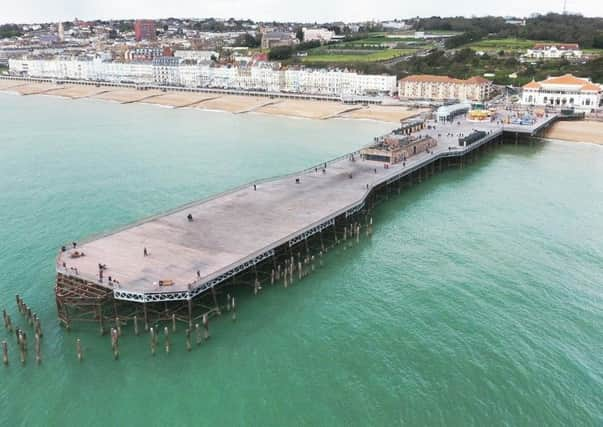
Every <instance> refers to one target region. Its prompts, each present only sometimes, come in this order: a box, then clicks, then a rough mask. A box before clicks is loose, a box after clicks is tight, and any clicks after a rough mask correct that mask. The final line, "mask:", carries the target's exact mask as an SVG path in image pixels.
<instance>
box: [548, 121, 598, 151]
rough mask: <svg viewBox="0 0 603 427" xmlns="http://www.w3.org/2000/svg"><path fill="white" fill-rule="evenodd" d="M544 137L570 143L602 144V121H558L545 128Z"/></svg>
mask: <svg viewBox="0 0 603 427" xmlns="http://www.w3.org/2000/svg"><path fill="white" fill-rule="evenodd" d="M544 137H545V138H547V139H554V140H558V141H565V142H572V143H589V144H595V145H603V122H596V121H589V120H584V121H582V120H581V121H559V122H557V123H555V124H553V126H551V127H550V128H549V129H548V130H547V132H546V134H545V135H544Z"/></svg>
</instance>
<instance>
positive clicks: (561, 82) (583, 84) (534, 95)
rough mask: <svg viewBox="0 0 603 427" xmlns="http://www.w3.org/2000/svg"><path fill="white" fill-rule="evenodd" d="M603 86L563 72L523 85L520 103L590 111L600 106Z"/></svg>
mask: <svg viewBox="0 0 603 427" xmlns="http://www.w3.org/2000/svg"><path fill="white" fill-rule="evenodd" d="M602 101H603V87H602V86H601V85H599V84H596V83H593V82H591V81H590V79H587V78H580V77H575V76H573V75H572V74H565V75H563V76H559V77H549V78H548V79H546V80H542V81H540V82H536V81H531V82H530V83H528V84H526V85H524V86H523V92H522V96H521V103H522V104H524V105H534V106H549V107H556V108H574V109H575V110H578V111H585V112H590V111H592V110H594V109H597V108H601V102H602Z"/></svg>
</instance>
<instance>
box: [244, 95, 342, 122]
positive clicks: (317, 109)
mask: <svg viewBox="0 0 603 427" xmlns="http://www.w3.org/2000/svg"><path fill="white" fill-rule="evenodd" d="M349 108H350V106H349V105H345V104H341V103H339V102H330V101H306V100H297V99H295V100H294V99H284V100H282V101H281V102H278V103H275V104H270V105H267V106H265V107H262V108H258V109H257V110H256V111H257V112H258V113H265V114H274V115H278V116H290V117H304V118H307V119H327V118H332V117H335V116H337V115H338V114H339V113H341V112H343V111H346V110H348V109H349Z"/></svg>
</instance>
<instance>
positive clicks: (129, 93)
mask: <svg viewBox="0 0 603 427" xmlns="http://www.w3.org/2000/svg"><path fill="white" fill-rule="evenodd" d="M109 89H110V90H109V91H108V92H104V93H101V94H99V95H96V96H93V97H92V98H94V99H103V100H105V101H115V102H119V103H121V104H127V103H131V102H142V101H144V102H150V100H151V99H152V98H153V97H156V96H159V95H162V94H163V92H161V91H160V90H136V89H129V88H119V89H116V88H109Z"/></svg>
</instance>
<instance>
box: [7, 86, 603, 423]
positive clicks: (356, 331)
mask: <svg viewBox="0 0 603 427" xmlns="http://www.w3.org/2000/svg"><path fill="white" fill-rule="evenodd" d="M388 128H389V126H387V125H383V124H377V123H371V122H359V121H309V120H293V119H284V118H275V117H267V116H261V115H241V116H235V115H231V114H226V113H211V112H201V111H190V110H178V111H177V110H169V109H163V108H157V107H152V106H144V105H125V106H124V105H117V104H109V103H103V102H94V101H84V100H82V101H68V100H62V99H56V98H50V97H41V96H38V97H17V96H12V95H5V94H0V131H1V133H0V306H1V307H5V308H7V309H8V310H9V312H10V314H11V316H12V318H13V322H14V323H16V324H18V325H21V326H22V327H24V322H23V319H22V318H21V316H20V315H19V314H18V312H17V310H16V305H15V302H14V295H15V294H16V293H19V294H21V295H22V296H23V298H24V299H25V301H26V302H27V303H28V304H29V305H30V306H32V307H33V309H34V310H35V311H37V312H38V313H39V315H40V317H41V319H42V323H43V328H44V331H45V335H44V339H43V347H42V352H43V358H44V360H43V363H42V365H41V366H36V365H35V362H34V360H33V357H32V354H33V352H30V357H29V360H28V363H27V366H26V367H21V366H20V364H19V361H18V352H17V348H16V344H15V339H14V336H12V335H10V336H9V335H8V334H7V332H6V331H5V330H4V329H3V328H2V329H1V330H0V339H7V341H8V342H9V346H10V357H11V361H10V362H11V363H10V366H9V367H6V368H5V367H3V366H0V424H2V425H7V426H14V425H102V426H104V425H141V424H149V425H182V424H197V425H214V426H218V425H276V426H282V425H359V426H366V425H602V424H603V356H602V355H603V333H602V328H603V285H602V282H603V243H602V239H601V236H602V235H603V149H602V147H597V146H593V145H588V144H565V143H558V142H550V143H536V144H534V145H533V146H504V147H502V148H500V149H498V150H496V151H494V152H493V153H491V154H489V155H487V156H486V157H484V158H482V159H481V160H480V161H479V162H477V163H474V164H473V165H471V166H470V167H467V168H465V169H463V170H450V171H447V172H445V173H443V174H440V175H437V176H436V177H434V178H432V179H431V180H429V181H427V182H424V183H422V184H421V185H418V186H415V187H413V188H412V189H410V190H408V191H406V192H405V193H403V194H402V195H400V196H397V197H394V198H392V199H390V200H389V201H388V202H386V203H384V204H381V205H380V206H379V207H378V208H377V209H376V211H375V213H374V220H375V229H374V235H373V237H372V239H371V240H364V241H361V243H360V244H359V245H358V246H356V247H354V248H353V249H351V250H347V251H343V250H339V251H335V252H331V253H329V255H328V256H327V258H326V265H325V267H323V268H322V269H320V270H318V271H317V272H315V273H314V274H313V275H311V276H309V277H308V278H306V279H305V280H304V281H302V282H297V283H296V284H295V285H294V286H293V287H290V288H288V289H283V288H282V287H274V288H271V287H267V288H265V290H264V292H263V293H262V294H261V295H260V296H258V297H253V296H252V295H250V294H251V292H249V293H248V294H247V292H246V291H242V292H241V294H240V295H239V298H238V299H239V304H238V306H239V312H238V321H237V322H236V323H233V322H231V321H230V319H229V318H228V317H226V316H223V317H222V318H220V319H217V320H216V321H214V322H212V324H211V331H212V338H211V339H210V340H209V341H208V342H207V343H204V344H202V345H201V347H199V348H196V347H195V348H194V349H193V351H192V352H190V353H187V352H186V351H185V349H184V342H183V337H182V333H181V331H180V334H178V335H177V336H176V337H175V340H174V341H175V342H174V343H173V349H172V353H170V354H169V355H166V354H165V353H163V352H158V354H157V355H156V356H155V357H152V356H151V354H150V351H149V346H148V337H147V336H140V337H135V336H133V333H132V331H131V330H127V329H126V330H125V336H124V337H123V338H122V339H121V342H120V344H121V345H120V350H121V358H120V360H119V361H117V362H116V361H114V360H113V359H112V357H111V349H110V342H109V338H108V337H100V336H98V334H97V333H96V331H90V330H82V328H77V327H76V328H75V329H74V330H73V331H72V332H71V333H67V332H66V331H64V330H63V329H61V328H60V327H58V325H57V322H56V320H55V319H56V316H55V307H54V297H53V280H54V274H53V262H54V256H55V254H56V249H57V248H58V247H59V246H60V245H61V244H62V243H64V242H65V241H71V240H73V239H75V240H77V239H80V238H82V237H85V236H88V235H90V234H93V233H97V232H102V231H107V230H111V229H112V228H115V227H118V226H121V225H124V224H127V223H129V222H132V221H135V220H138V219H140V218H141V217H144V216H147V215H151V214H155V213H158V212H161V211H162V210H166V209H169V208H172V207H175V206H177V205H179V204H182V203H185V202H188V201H190V200H193V199H198V198H202V197H205V196H208V195H211V194H213V193H215V192H218V191H221V190H224V189H227V188H229V187H232V186H235V185H238V184H241V183H244V182H248V181H250V180H252V179H256V178H260V177H265V176H271V175H277V174H279V173H284V172H289V171H293V170H296V169H300V168H303V167H306V166H309V165H312V164H314V163H316V162H319V161H321V160H324V159H327V158H330V157H334V156H336V155H339V154H342V153H344V152H346V151H348V150H351V149H353V148H356V147H357V146H359V145H361V144H364V143H366V142H368V141H370V139H371V138H372V137H373V136H375V135H377V134H379V133H382V132H384V131H385V130H387V129H388ZM241 215H244V212H242V213H241ZM0 327H1V325H0ZM26 330H27V331H29V334H28V335H29V337H30V348H33V342H32V341H33V340H32V336H33V334H32V333H31V331H30V329H27V328H26ZM77 337H80V338H81V339H82V343H83V346H84V352H85V356H84V357H85V360H84V361H83V362H82V363H81V364H80V363H78V362H77V359H76V356H75V339H76V338H77Z"/></svg>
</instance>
